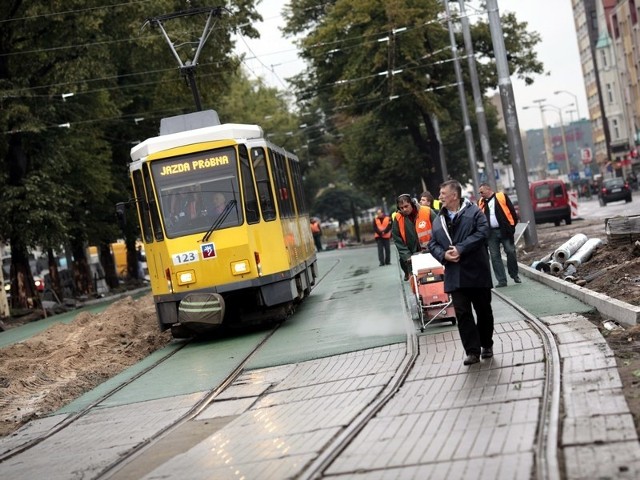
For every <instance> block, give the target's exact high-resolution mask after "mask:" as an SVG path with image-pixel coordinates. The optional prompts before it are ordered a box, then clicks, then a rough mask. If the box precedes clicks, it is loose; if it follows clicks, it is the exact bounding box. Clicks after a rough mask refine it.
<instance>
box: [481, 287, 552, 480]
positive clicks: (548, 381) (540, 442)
mask: <svg viewBox="0 0 640 480" xmlns="http://www.w3.org/2000/svg"><path fill="white" fill-rule="evenodd" d="M493 293H494V295H496V296H497V297H499V298H500V299H502V300H503V301H504V302H505V303H507V304H508V305H509V306H511V307H512V308H514V309H515V310H517V311H518V312H519V313H520V314H521V315H523V316H524V317H525V321H526V322H528V323H529V324H530V325H531V326H532V327H533V329H534V330H535V331H536V332H537V333H538V335H540V338H541V339H542V343H543V347H544V356H545V364H546V368H545V371H546V375H545V377H544V387H543V395H542V405H541V415H540V424H539V427H538V437H537V441H536V450H535V457H536V478H537V479H538V480H559V479H560V478H562V475H561V472H560V465H559V462H558V441H559V435H560V433H559V428H558V426H559V423H560V389H561V371H560V352H559V350H558V344H557V342H556V340H555V337H554V336H553V333H552V332H551V330H549V328H548V327H547V326H546V325H545V324H544V323H542V322H541V321H540V320H538V319H537V318H536V317H534V316H533V315H531V313H529V312H528V311H527V310H525V309H523V308H522V307H520V306H519V305H518V304H516V303H514V302H513V301H512V300H511V299H510V298H508V297H506V296H505V295H503V294H501V293H498V292H496V291H495V290H494V291H493Z"/></svg>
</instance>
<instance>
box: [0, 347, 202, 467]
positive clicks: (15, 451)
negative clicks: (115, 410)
mask: <svg viewBox="0 0 640 480" xmlns="http://www.w3.org/2000/svg"><path fill="white" fill-rule="evenodd" d="M189 343H190V341H184V342H183V343H182V344H181V345H179V346H178V347H176V348H174V349H173V350H171V351H170V352H168V353H167V354H166V355H163V356H162V357H160V358H159V359H157V360H156V361H155V362H153V363H152V364H151V365H149V366H147V367H146V368H144V369H143V370H141V371H140V372H138V373H137V374H135V375H134V376H132V377H131V378H129V379H127V380H125V381H123V382H122V383H120V384H118V385H117V386H116V387H114V388H112V389H111V390H109V391H108V392H107V393H105V394H104V395H102V396H101V397H100V398H98V399H97V400H95V401H94V402H92V403H90V404H89V405H87V406H86V407H84V408H82V409H81V410H79V411H78V412H76V413H74V414H72V415H70V416H69V417H67V418H65V419H64V420H62V421H61V422H60V423H58V424H57V425H56V426H55V427H53V428H51V429H50V430H48V431H47V432H45V433H44V434H42V435H40V436H38V437H36V438H32V439H30V440H28V441H27V442H25V443H23V444H22V445H18V446H17V447H14V448H12V449H11V450H7V451H6V452H4V453H2V454H0V464H1V463H2V462H4V461H5V460H8V459H10V458H12V457H15V456H16V455H19V454H21V453H24V452H26V451H27V450H29V449H30V448H33V447H35V446H36V445H38V444H39V443H42V442H43V441H45V440H47V439H48V438H51V437H52V436H53V435H55V434H56V433H58V432H60V431H62V430H64V429H65V428H68V427H69V426H70V425H72V424H74V423H75V422H77V421H78V420H80V419H81V418H82V417H84V416H86V415H87V414H88V413H89V412H91V410H93V408H95V407H96V406H97V405H99V404H100V403H102V402H104V401H105V400H107V399H108V398H110V397H112V396H113V395H115V394H116V393H118V392H119V391H120V390H122V389H123V388H125V387H126V386H128V385H131V384H132V383H133V382H135V381H136V380H138V379H139V378H140V377H142V376H143V375H145V374H146V373H148V372H150V371H151V370H153V369H154V368H156V367H157V366H159V365H161V364H162V363H164V362H165V361H167V360H168V359H169V358H171V357H172V356H173V355H175V354H176V353H177V352H179V351H180V350H182V349H183V348H184V347H186V346H187V345H188V344H189Z"/></svg>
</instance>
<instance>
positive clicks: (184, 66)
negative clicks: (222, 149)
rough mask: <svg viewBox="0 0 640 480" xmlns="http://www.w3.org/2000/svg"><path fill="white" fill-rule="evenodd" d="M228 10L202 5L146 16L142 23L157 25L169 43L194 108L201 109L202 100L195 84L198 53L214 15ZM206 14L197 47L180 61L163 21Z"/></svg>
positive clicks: (200, 50)
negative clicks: (190, 55) (185, 81)
mask: <svg viewBox="0 0 640 480" xmlns="http://www.w3.org/2000/svg"><path fill="white" fill-rule="evenodd" d="M224 11H227V12H228V10H227V9H226V8H225V7H202V8H190V9H189V10H182V11H179V12H174V13H167V14H165V15H159V16H157V17H153V18H148V19H147V21H146V22H145V24H144V25H146V24H147V23H148V24H150V25H151V26H153V27H157V28H159V29H160V32H161V33H162V36H163V37H164V39H165V40H166V42H167V43H168V44H169V48H170V49H171V53H173V56H174V57H175V59H176V60H177V61H178V65H179V66H180V73H181V74H182V75H183V76H184V77H185V78H186V79H187V83H188V84H189V88H191V93H192V94H193V100H194V101H195V104H196V110H197V111H199V112H200V111H202V100H201V98H200V92H199V91H198V85H197V84H196V76H195V75H196V73H195V71H196V66H197V65H198V58H199V57H200V53H202V48H203V47H204V44H205V42H206V41H207V39H208V38H209V35H211V32H212V31H213V27H214V22H213V19H214V17H220V16H221V15H222V12H224ZM202 14H207V21H206V23H205V26H204V29H203V30H202V34H201V35H200V38H199V43H198V47H197V49H196V52H195V54H194V55H193V58H192V59H191V60H185V61H184V62H183V61H182V58H180V55H179V54H178V51H177V50H176V47H175V46H174V42H172V41H171V39H170V38H169V34H168V33H167V31H166V29H165V28H164V23H165V22H167V21H169V20H174V19H176V18H182V17H191V16H195V15H202ZM144 25H143V27H144Z"/></svg>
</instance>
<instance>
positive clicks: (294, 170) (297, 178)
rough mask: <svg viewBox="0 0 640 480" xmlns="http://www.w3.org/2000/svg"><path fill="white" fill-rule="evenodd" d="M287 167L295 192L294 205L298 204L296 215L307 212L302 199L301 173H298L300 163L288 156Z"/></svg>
mask: <svg viewBox="0 0 640 480" xmlns="http://www.w3.org/2000/svg"><path fill="white" fill-rule="evenodd" d="M288 160H289V168H290V169H291V177H292V180H293V188H294V190H295V192H296V205H297V206H298V215H304V214H305V213H308V211H307V204H306V202H305V199H304V190H303V187H302V174H301V173H300V163H299V162H297V161H296V160H293V159H292V158H289V159H288Z"/></svg>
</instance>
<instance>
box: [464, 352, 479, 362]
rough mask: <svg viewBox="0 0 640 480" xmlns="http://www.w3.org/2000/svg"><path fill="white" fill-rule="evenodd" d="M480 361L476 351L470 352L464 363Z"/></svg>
mask: <svg viewBox="0 0 640 480" xmlns="http://www.w3.org/2000/svg"><path fill="white" fill-rule="evenodd" d="M479 361H480V358H479V357H478V355H476V354H475V353H470V354H469V355H467V358H465V359H464V362H463V363H464V364H465V365H473V364H474V363H478V362H479Z"/></svg>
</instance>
